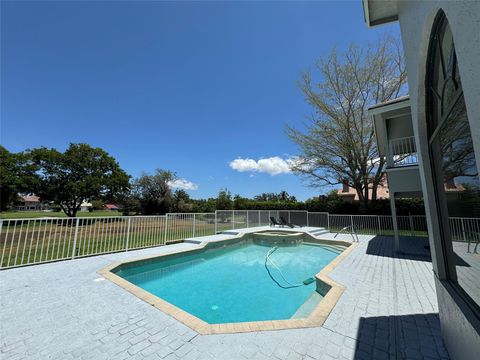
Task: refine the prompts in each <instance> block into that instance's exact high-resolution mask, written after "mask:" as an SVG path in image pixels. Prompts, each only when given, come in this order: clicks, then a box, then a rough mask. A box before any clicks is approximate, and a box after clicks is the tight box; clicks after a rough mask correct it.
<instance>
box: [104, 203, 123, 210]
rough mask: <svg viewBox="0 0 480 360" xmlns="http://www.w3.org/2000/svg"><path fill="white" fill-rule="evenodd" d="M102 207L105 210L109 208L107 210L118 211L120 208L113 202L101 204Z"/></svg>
mask: <svg viewBox="0 0 480 360" xmlns="http://www.w3.org/2000/svg"><path fill="white" fill-rule="evenodd" d="M103 208H104V209H105V210H109V211H118V210H120V208H119V207H118V206H117V205H115V204H105V205H103Z"/></svg>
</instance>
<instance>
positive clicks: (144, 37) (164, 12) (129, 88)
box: [0, 0, 399, 200]
mask: <svg viewBox="0 0 480 360" xmlns="http://www.w3.org/2000/svg"><path fill="white" fill-rule="evenodd" d="M1 7H2V8H1V10H2V11H1V113H0V115H1V144H2V145H3V146H5V147H6V148H7V149H9V150H10V151H15V152H16V151H21V150H24V149H26V148H32V147H38V146H47V147H55V148H57V149H61V150H63V149H65V148H66V146H68V144H69V143H70V142H86V143H89V144H91V145H93V146H98V147H102V148H104V149H105V150H106V151H108V152H109V153H110V154H111V155H112V156H114V157H115V158H116V159H117V160H118V161H119V163H120V165H121V166H122V167H123V168H124V169H125V170H126V171H127V172H128V173H130V174H131V175H132V176H138V175H139V174H140V173H141V172H142V171H146V172H152V171H153V170H154V169H155V168H163V169H169V170H172V171H175V172H177V174H178V175H179V177H180V178H182V179H184V180H185V182H184V183H183V186H185V187H187V188H192V190H189V193H190V194H191V195H192V197H194V198H201V197H209V196H215V195H216V193H217V192H218V190H219V189H220V188H225V187H226V188H228V189H229V190H230V191H231V192H232V193H234V194H237V193H238V194H240V195H242V196H254V195H256V194H259V193H262V192H273V191H274V192H277V191H280V190H287V191H288V192H289V193H290V194H293V195H295V196H297V198H298V199H302V200H303V199H306V198H309V197H312V196H316V195H318V194H320V193H324V192H326V191H328V188H324V189H312V188H310V187H308V186H307V184H306V183H305V182H304V181H302V180H301V179H300V178H299V177H297V176H295V175H293V174H290V173H285V160H286V159H288V158H289V157H291V156H295V155H296V154H297V148H296V146H295V145H294V144H292V143H291V141H290V140H289V139H288V138H287V136H286V135H285V130H284V129H285V125H286V124H290V125H293V126H296V127H300V128H301V127H302V126H303V124H304V122H305V119H306V117H307V116H308V115H310V114H311V112H312V109H311V108H310V107H309V106H308V105H307V104H306V103H305V101H304V98H303V96H302V94H301V92H300V90H299V89H298V87H297V84H296V82H297V80H298V79H299V77H300V73H301V72H302V71H303V70H308V69H311V68H312V66H313V64H314V63H315V61H316V60H317V59H318V58H319V57H321V56H325V55H327V54H328V53H329V52H330V51H331V49H332V48H333V47H334V46H336V47H338V48H339V49H343V48H345V47H346V46H348V45H349V44H350V43H351V42H356V43H359V44H365V43H368V42H372V41H374V40H375V39H376V37H377V36H378V35H379V34H380V33H385V32H388V33H390V34H398V32H399V30H398V26H397V25H396V24H395V25H389V26H382V27H379V28H374V29H367V27H366V25H365V24H364V22H363V13H362V9H361V1H360V0H357V1H352V2H338V1H337V2H333V1H332V2H281V3H273V2H268V3H260V2H248V3H245V2H243V3H242V2H133V1H132V2H31V3H29V2H2V3H1ZM271 158H273V159H271ZM235 159H240V160H237V161H235V162H234V163H232V161H234V160H235ZM246 159H250V160H246ZM259 159H263V160H262V161H260V162H258V160H259ZM232 167H233V168H232ZM239 170H242V171H239ZM272 174H273V175H272ZM192 184H193V185H192ZM180 185H182V184H180ZM193 188H196V190H194V189H193Z"/></svg>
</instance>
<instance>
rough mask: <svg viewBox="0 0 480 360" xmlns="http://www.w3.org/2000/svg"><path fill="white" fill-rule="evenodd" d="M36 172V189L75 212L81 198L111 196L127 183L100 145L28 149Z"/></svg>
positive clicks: (113, 161)
mask: <svg viewBox="0 0 480 360" xmlns="http://www.w3.org/2000/svg"><path fill="white" fill-rule="evenodd" d="M29 155H30V156H31V159H32V161H33V162H34V163H35V164H36V165H37V166H38V174H39V176H40V182H39V186H38V187H37V190H36V193H37V195H39V196H40V197H41V198H42V199H45V200H52V201H54V202H55V203H57V204H58V205H59V206H60V207H61V208H62V210H63V211H64V212H65V214H67V215H68V216H76V214H77V211H78V210H79V209H80V205H81V204H82V202H84V201H90V200H92V199H94V198H114V197H115V195H116V194H118V193H121V192H123V191H125V189H127V188H128V186H129V176H128V175H127V174H126V173H125V172H124V171H123V170H122V169H121V168H120V166H119V164H118V163H117V161H116V160H115V159H114V158H113V157H111V156H110V155H109V154H108V153H107V152H105V151H104V150H103V149H100V148H94V147H91V146H90V145H87V144H70V146H69V147H68V149H67V150H65V152H63V153H62V152H60V151H58V150H55V149H47V148H44V147H43V148H38V149H33V150H31V151H29Z"/></svg>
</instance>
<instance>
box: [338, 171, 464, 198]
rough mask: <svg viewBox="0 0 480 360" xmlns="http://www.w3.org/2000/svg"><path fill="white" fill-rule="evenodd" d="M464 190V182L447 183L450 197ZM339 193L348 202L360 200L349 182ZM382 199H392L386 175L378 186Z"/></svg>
mask: <svg viewBox="0 0 480 360" xmlns="http://www.w3.org/2000/svg"><path fill="white" fill-rule="evenodd" d="M464 191H465V187H464V186H463V185H462V184H455V183H454V182H453V180H452V181H449V182H448V183H446V184H445V193H446V194H447V196H448V198H449V199H452V200H454V199H457V198H458V197H459V195H460V194H462V193H463V192H464ZM337 195H338V196H340V197H341V198H342V199H343V200H344V201H347V202H354V201H358V194H357V191H356V190H355V189H354V188H352V187H350V186H348V184H347V183H344V184H343V185H342V188H341V189H338V190H337ZM415 195H419V194H410V195H409V194H408V193H405V196H404V197H414V196H415ZM399 197H402V196H399ZM368 198H369V199H371V198H372V185H369V188H368ZM382 199H390V191H389V189H388V180H387V177H386V176H384V177H383V179H382V180H381V181H380V184H378V187H377V200H382Z"/></svg>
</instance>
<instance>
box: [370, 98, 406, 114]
mask: <svg viewBox="0 0 480 360" xmlns="http://www.w3.org/2000/svg"><path fill="white" fill-rule="evenodd" d="M408 106H410V95H405V96H400V97H398V98H396V99H392V100H388V101H385V102H383V103H379V104H375V105H372V106H370V107H369V108H368V110H367V112H368V113H369V114H370V115H375V114H378V113H382V112H385V111H390V110H395V109H401V108H403V107H408Z"/></svg>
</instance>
